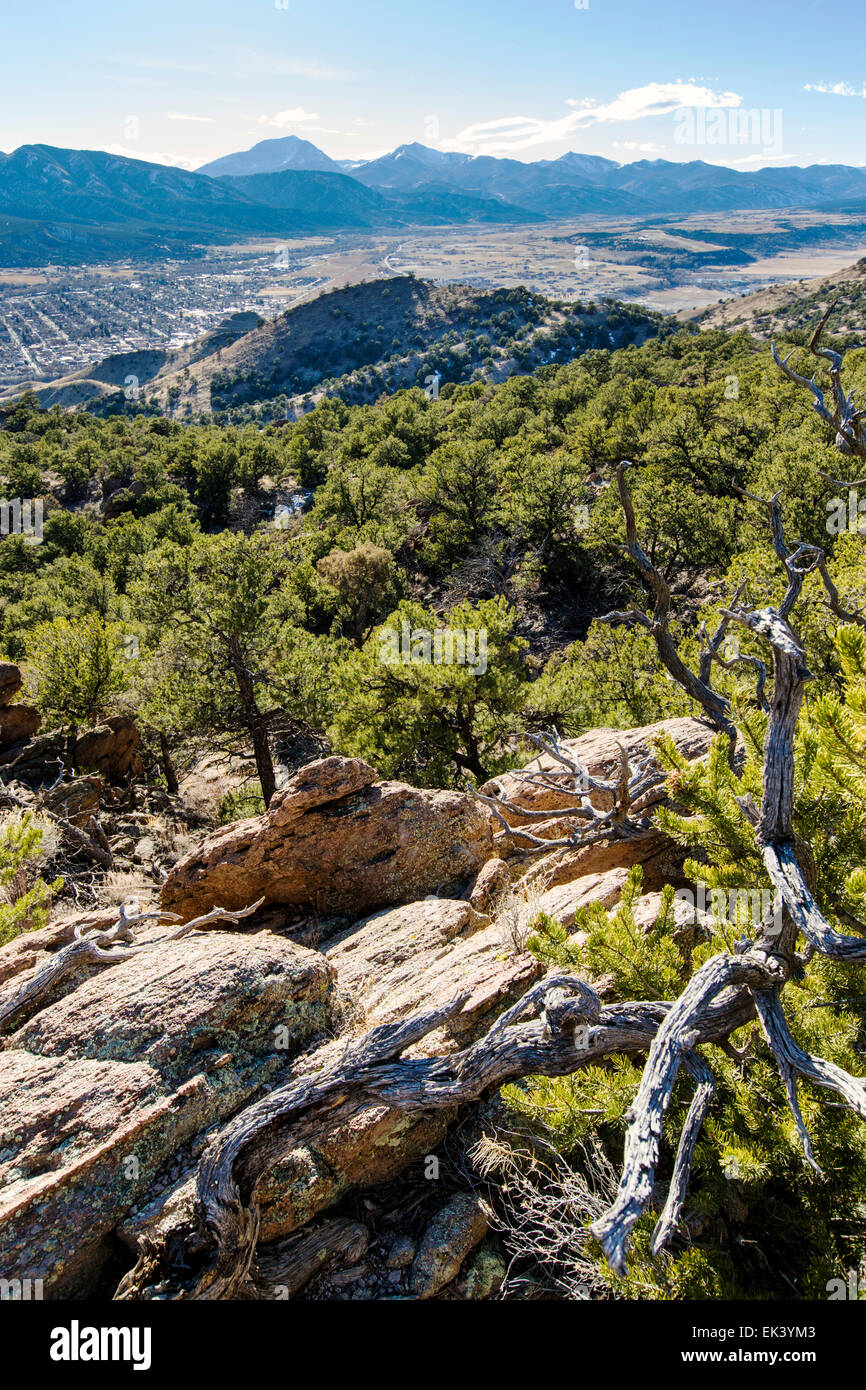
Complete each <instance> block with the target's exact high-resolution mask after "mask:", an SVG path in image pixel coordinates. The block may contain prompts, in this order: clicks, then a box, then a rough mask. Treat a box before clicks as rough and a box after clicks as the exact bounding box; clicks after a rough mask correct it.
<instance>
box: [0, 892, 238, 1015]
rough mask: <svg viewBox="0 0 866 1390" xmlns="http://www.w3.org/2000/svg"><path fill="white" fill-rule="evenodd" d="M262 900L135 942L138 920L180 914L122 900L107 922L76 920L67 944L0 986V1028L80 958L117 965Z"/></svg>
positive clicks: (32, 1006) (72, 970) (40, 999)
mask: <svg viewBox="0 0 866 1390" xmlns="http://www.w3.org/2000/svg"><path fill="white" fill-rule="evenodd" d="M263 902H264V898H261V899H259V901H258V902H256V903H252V904H251V905H250V906H249V907H245V908H242V909H239V910H237V911H234V912H230V911H229V910H228V909H227V908H224V907H214V908H211V910H210V912H207V913H205V914H204V916H202V917H195V918H194V919H193V920H192V921H191V922H184V924H183V926H181V927H177V928H175V930H174V931H170V932H167V933H166V934H165V935H164V936H161V937H160V938H159V940H158V941H148V942H136V940H135V934H134V933H133V930H132V928H133V927H137V926H140V925H141V924H142V923H143V922H179V921H180V920H181V919H180V918H179V917H178V915H177V913H175V912H138V911H134V912H131V911H128V910H127V906H126V904H123V905H122V906H121V908H120V910H119V914H118V919H117V921H116V922H115V924H114V926H112V927H107V928H99V927H97V928H94V929H93V930H91V931H87V930H85V929H84V928H83V927H82V925H81V924H80V923H78V924H76V926H74V927H73V929H72V940H71V941H70V942H69V943H68V945H66V946H62V947H61V948H60V950H59V951H57V952H56V953H55V955H53V956H52V957H51V959H50V960H48V961H46V962H45V964H44V965H42V966H40V967H39V968H38V969H37V970H36V971H34V973H33V974H32V975H29V976H27V977H25V979H24V980H23V981H20V980H16V982H15V983H13V984H12V985H10V986H8V987H7V988H5V989H2V990H0V1034H2V1033H5V1032H9V1031H10V1030H11V1029H12V1028H17V1027H19V1026H20V1024H21V1023H23V1021H24V1019H25V1018H26V1017H28V1016H29V1015H30V1014H32V1013H33V1012H35V1010H36V1009H37V1008H41V1007H42V1006H43V1005H44V1003H45V1001H46V1000H47V998H48V997H49V995H51V994H52V993H53V991H54V990H55V989H56V988H57V986H59V985H60V984H61V983H62V982H63V981H64V980H69V979H70V978H72V977H74V976H75V975H76V974H77V973H78V971H79V969H80V968H81V967H82V965H84V964H85V963H87V964H88V966H93V965H96V966H97V967H99V968H102V967H105V966H109V965H119V964H120V963H121V962H122V961H125V960H129V959H130V958H131V957H132V956H134V955H137V954H138V953H139V952H140V951H144V950H148V949H153V948H154V947H158V946H161V945H163V944H164V943H166V942H168V941H177V940H179V939H180V938H181V937H183V936H188V935H189V933H190V932H192V931H202V930H203V929H204V928H206V927H210V926H212V925H213V924H214V923H216V922H230V923H232V925H234V924H236V923H237V922H239V921H241V919H242V918H244V917H251V916H252V915H253V913H254V912H258V910H259V908H260V907H261V906H262V903H263ZM130 906H133V905H132V904H130ZM136 906H137V905H136Z"/></svg>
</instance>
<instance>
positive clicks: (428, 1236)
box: [410, 1192, 491, 1299]
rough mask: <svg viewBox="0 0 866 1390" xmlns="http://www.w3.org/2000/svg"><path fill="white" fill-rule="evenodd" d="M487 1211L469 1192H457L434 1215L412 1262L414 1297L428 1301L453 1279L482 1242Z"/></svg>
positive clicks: (485, 1227)
mask: <svg viewBox="0 0 866 1390" xmlns="http://www.w3.org/2000/svg"><path fill="white" fill-rule="evenodd" d="M490 1215H491V1213H490V1209H489V1207H488V1206H487V1205H486V1203H485V1202H483V1201H482V1199H481V1198H480V1197H477V1196H476V1195H475V1194H474V1193H473V1192H458V1193H457V1194H456V1196H454V1197H452V1198H451V1200H450V1202H446V1204H445V1206H444V1207H442V1208H441V1210H440V1211H438V1212H437V1213H436V1215H435V1216H434V1217H433V1219H432V1221H431V1222H430V1223H429V1225H428V1226H427V1228H426V1230H425V1231H424V1234H423V1236H422V1237H421V1244H420V1245H419V1247H418V1254H417V1255H416V1256H415V1259H414V1261H413V1262H412V1271H411V1275H410V1287H411V1289H412V1295H413V1297H414V1298H418V1299H424V1298H432V1297H433V1295H434V1294H437V1293H438V1292H439V1290H440V1289H443V1288H444V1287H445V1285H446V1284H450V1283H451V1280H452V1279H454V1278H456V1276H457V1274H458V1273H459V1270H460V1266H461V1264H462V1263H463V1261H464V1260H465V1259H466V1256H467V1255H468V1254H469V1253H470V1252H471V1251H472V1250H474V1249H475V1247H476V1245H478V1244H480V1242H481V1241H482V1240H483V1239H484V1237H485V1236H486V1234H487V1231H488V1229H489V1227H490Z"/></svg>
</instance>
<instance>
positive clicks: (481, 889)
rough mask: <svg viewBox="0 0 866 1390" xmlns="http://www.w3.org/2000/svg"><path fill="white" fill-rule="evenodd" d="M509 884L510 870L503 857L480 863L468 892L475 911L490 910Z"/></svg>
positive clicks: (506, 890)
mask: <svg viewBox="0 0 866 1390" xmlns="http://www.w3.org/2000/svg"><path fill="white" fill-rule="evenodd" d="M510 886H511V871H510V869H509V868H508V865H507V864H506V862H505V860H504V859H488V861H487V863H486V864H484V865H482V868H481V871H480V873H479V874H478V877H477V878H476V880H475V882H474V883H473V885H472V889H471V891H470V894H469V902H470V904H471V905H472V907H474V908H475V911H476V912H491V911H492V910H493V909H494V908H495V907H496V904H497V903H498V902H499V901H500V899H501V898H502V896H503V895H504V894H505V893H507V892H508V889H509V888H510Z"/></svg>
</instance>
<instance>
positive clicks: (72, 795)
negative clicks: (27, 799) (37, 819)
mask: <svg viewBox="0 0 866 1390" xmlns="http://www.w3.org/2000/svg"><path fill="white" fill-rule="evenodd" d="M103 791H104V787H103V784H102V781H101V780H100V778H98V777H74V778H73V779H72V781H71V782H60V783H58V785H57V786H56V787H53V788H52V789H51V791H49V792H46V794H45V805H46V806H47V807H48V809H49V810H50V811H54V813H55V814H56V815H58V816H63V817H64V818H65V819H66V820H69V821H71V822H72V824H73V825H77V826H79V827H82V826H86V825H87V822H88V821H89V820H90V817H91V816H95V815H96V813H97V812H98V810H99V802H100V798H101V796H102V793H103Z"/></svg>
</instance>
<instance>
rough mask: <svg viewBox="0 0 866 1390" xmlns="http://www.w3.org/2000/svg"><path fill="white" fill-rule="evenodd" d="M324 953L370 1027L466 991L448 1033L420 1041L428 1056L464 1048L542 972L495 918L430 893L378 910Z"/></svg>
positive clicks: (436, 1003)
mask: <svg viewBox="0 0 866 1390" xmlns="http://www.w3.org/2000/svg"><path fill="white" fill-rule="evenodd" d="M325 951H326V954H327V957H328V960H329V961H330V963H331V965H332V966H333V967H334V969H335V971H336V973H337V980H338V983H339V986H340V989H341V990H342V991H344V992H346V993H348V994H349V996H350V997H351V999H352V1000H353V1001H354V1002H355V1003H356V1004H357V1005H358V1006H359V1007H360V1008H362V1009H363V1013H364V1018H365V1022H366V1024H367V1026H369V1027H373V1026H375V1025H376V1024H380V1023H394V1022H396V1021H397V1020H398V1019H400V1018H405V1017H406V1016H407V1014H409V1013H412V1012H413V1011H415V1010H416V1009H418V1008H419V1007H421V1006H422V1004H423V1007H424V1008H425V1009H426V1008H435V1007H438V1006H440V1005H442V1004H446V1003H447V1002H448V1001H449V1000H450V999H453V998H454V997H455V996H456V995H458V994H463V993H465V992H466V991H469V999H468V1000H467V1001H466V1003H465V1004H464V1006H463V1008H462V1010H461V1011H460V1013H459V1014H458V1015H457V1016H456V1017H455V1018H454V1019H452V1020H451V1022H450V1023H449V1024H448V1027H447V1031H446V1030H442V1029H439V1030H437V1031H436V1032H434V1033H430V1034H429V1035H428V1036H427V1037H426V1038H425V1039H424V1041H423V1043H421V1044H419V1045H418V1048H417V1049H416V1050H419V1051H423V1052H425V1053H427V1054H430V1053H433V1052H439V1051H446V1052H447V1051H450V1050H453V1048H454V1047H455V1046H460V1047H463V1046H465V1045H466V1043H467V1042H469V1041H470V1038H471V1036H475V1035H477V1034H478V1033H479V1032H481V1031H483V1029H484V1028H485V1027H487V1026H488V1025H489V1024H490V1023H492V1021H493V1018H494V1017H495V1015H496V1013H497V1012H498V1011H499V1009H500V1008H502V1007H503V1005H505V1004H508V1003H510V1002H512V1001H513V1000H514V999H516V998H517V997H518V996H519V995H521V994H522V993H523V992H524V990H525V989H526V988H527V987H528V986H529V985H530V984H531V983H532V982H533V980H536V979H537V978H538V976H539V975H540V974H541V965H540V963H539V962H538V961H537V960H536V959H535V957H534V956H531V955H529V954H527V953H526V952H524V951H516V950H515V949H514V948H513V946H512V944H511V943H510V942H508V941H506V940H505V938H504V935H503V932H502V929H501V928H500V927H499V926H498V924H497V923H496V922H491V921H490V919H489V918H487V917H485V916H482V915H481V914H479V913H477V912H475V910H474V909H473V907H472V906H471V904H470V903H468V902H465V901H463V900H461V899H448V898H427V899H425V900H424V901H422V902H417V903H408V904H407V905H406V906H405V907H395V908H391V909H390V910H389V911H387V912H380V913H377V914H376V915H375V916H374V917H369V918H368V919H367V920H366V921H364V922H360V923H359V924H358V925H357V926H356V927H353V928H351V929H350V930H349V931H347V932H344V933H343V934H342V935H341V936H339V937H338V938H336V939H335V940H334V941H332V942H329V943H326V946H325Z"/></svg>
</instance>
